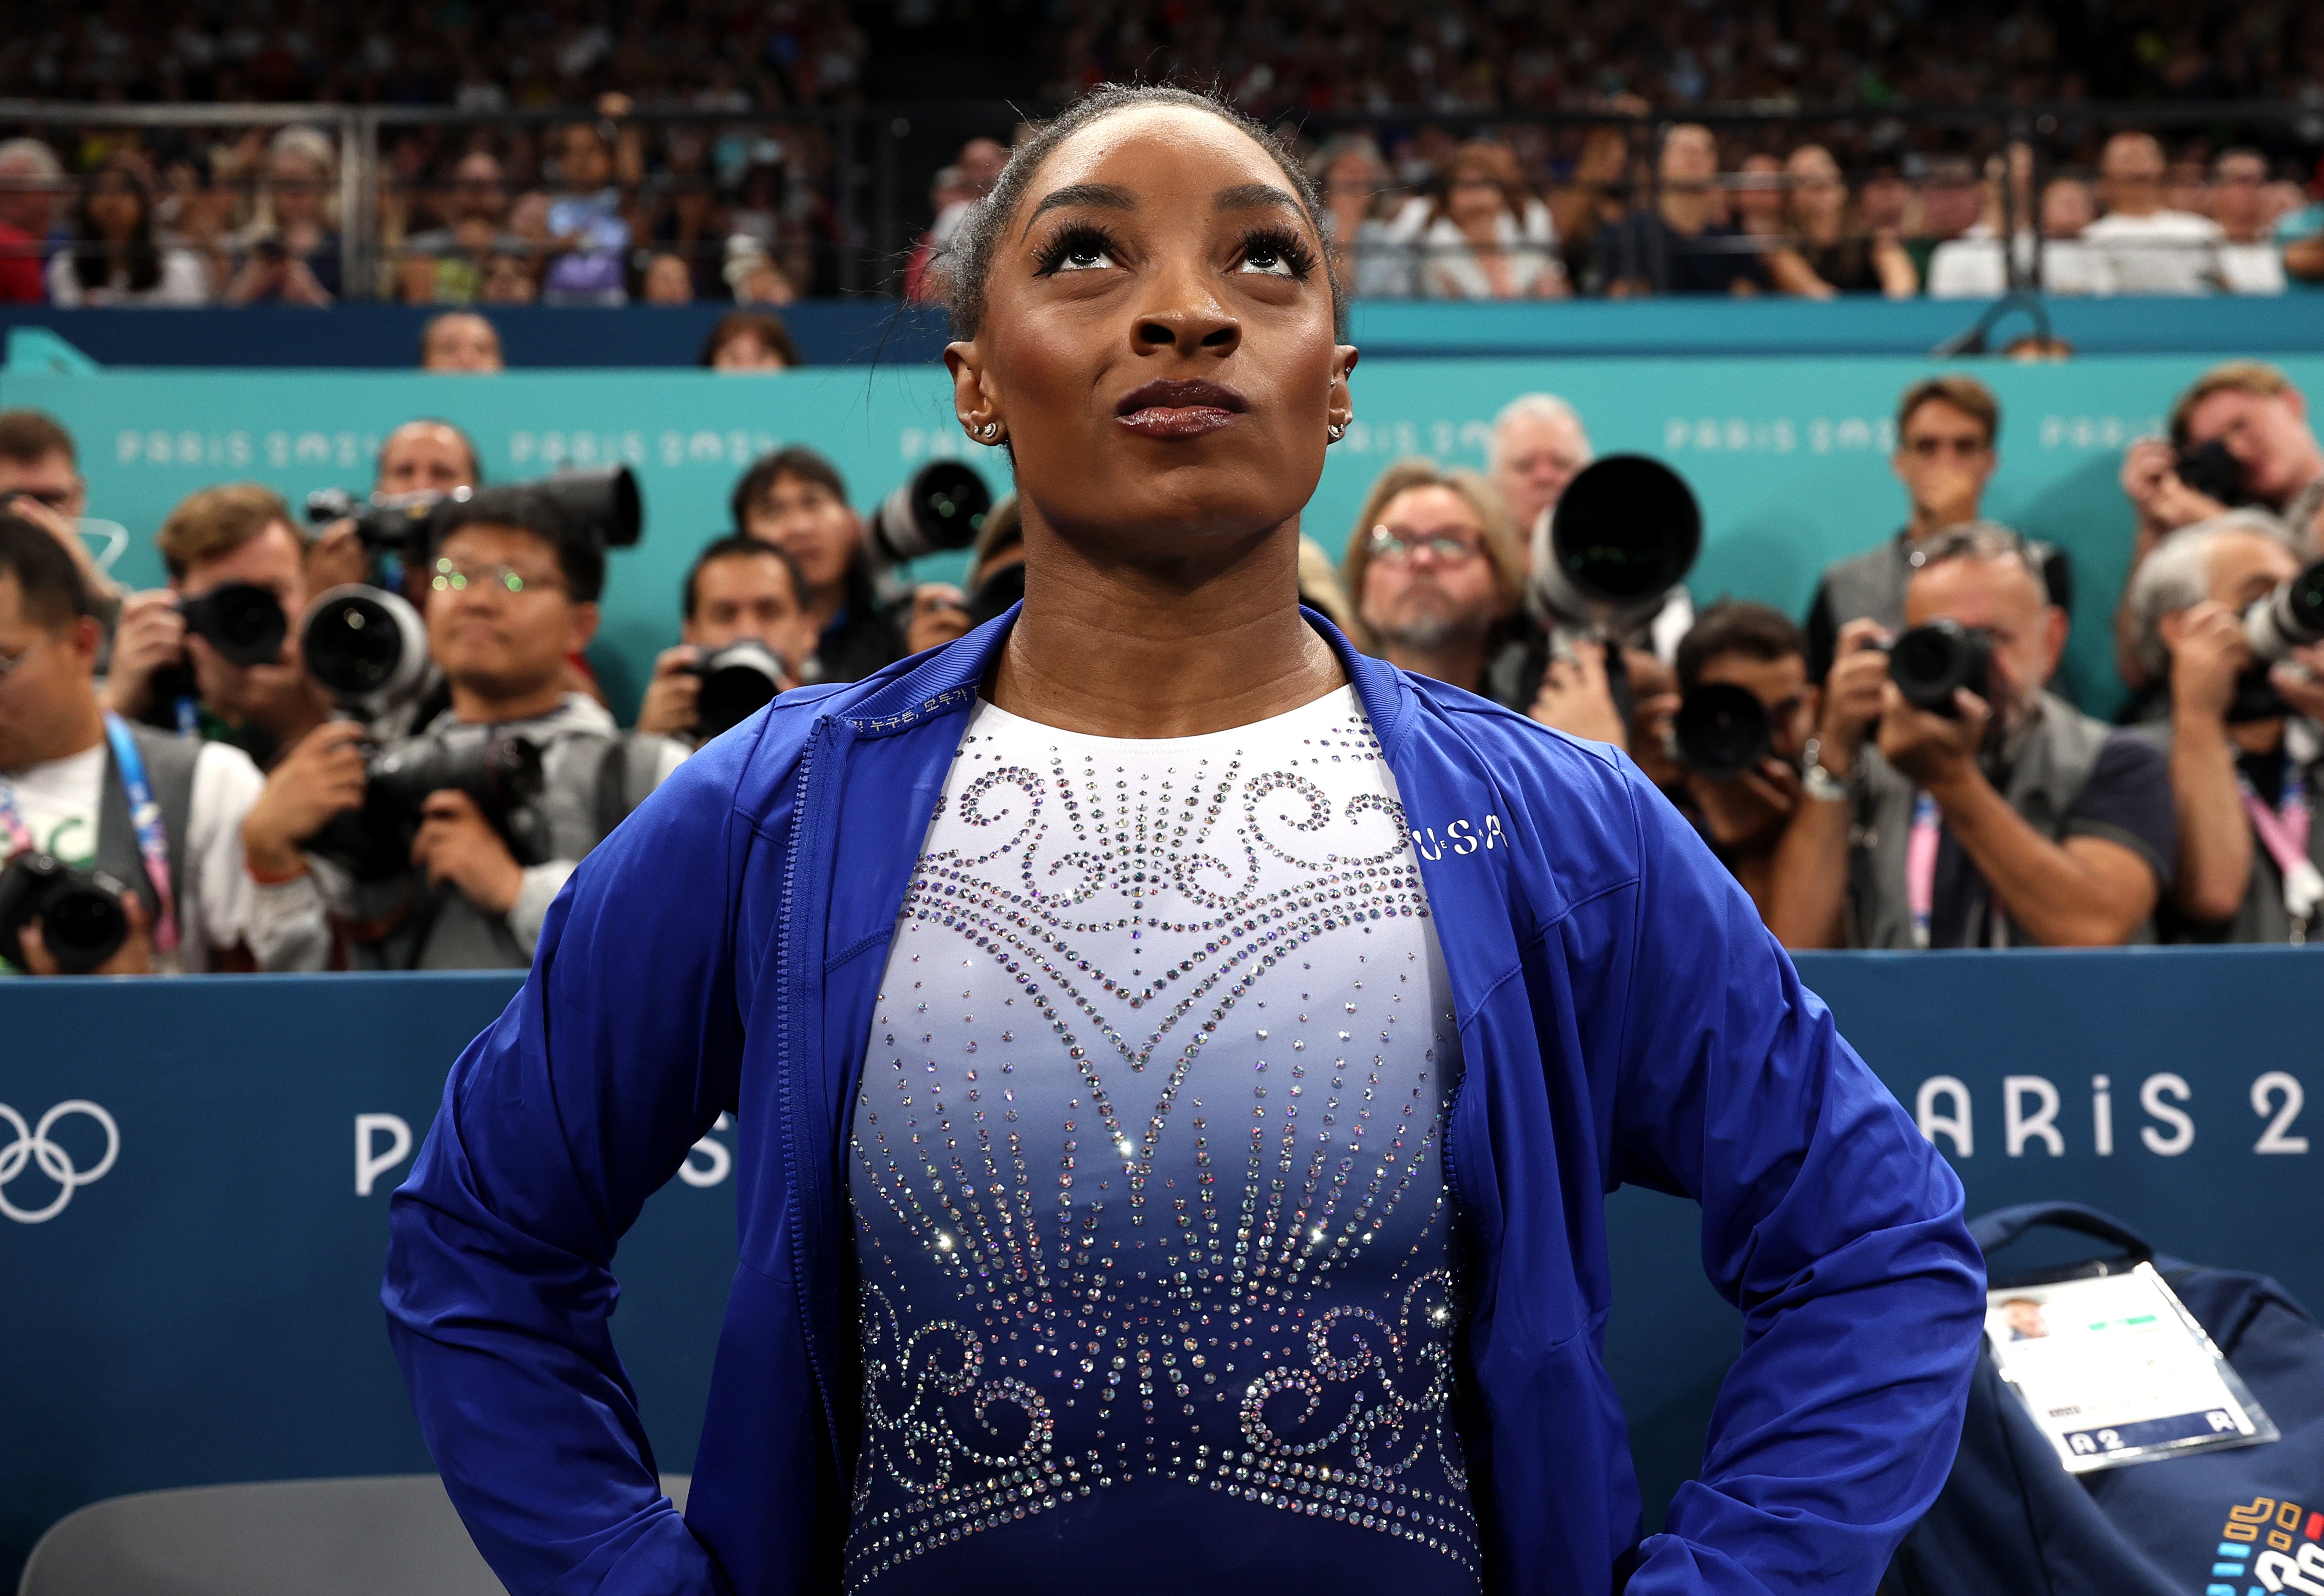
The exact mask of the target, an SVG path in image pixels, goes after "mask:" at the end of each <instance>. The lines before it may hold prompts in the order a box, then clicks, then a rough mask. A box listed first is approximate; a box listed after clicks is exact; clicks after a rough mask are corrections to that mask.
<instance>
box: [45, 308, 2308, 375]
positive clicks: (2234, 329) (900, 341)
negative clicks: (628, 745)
mask: <svg viewBox="0 0 2324 1596" xmlns="http://www.w3.org/2000/svg"><path fill="white" fill-rule="evenodd" d="M731 309H733V306H731V305H683V306H677V307H671V308H663V307H658V306H650V305H635V306H630V307H627V308H625V309H618V310H585V309H541V308H539V307H532V306H515V307H503V306H493V307H487V308H486V314H488V315H489V316H490V317H491V318H492V320H493V325H495V326H496V327H498V328H500V334H501V343H502V346H503V348H504V349H505V350H506V352H507V355H508V359H509V364H511V365H512V366H518V367H527V366H639V365H689V364H693V362H694V359H695V357H696V354H697V353H698V352H699V350H700V348H701V346H702V340H703V338H704V337H705V335H707V333H708V332H709V330H710V327H711V324H712V323H713V322H715V321H716V320H717V318H719V317H720V316H721V315H723V314H724V313H725V312H726V311H728V310H731ZM1984 309H1985V306H1984V305H1983V304H1982V303H1980V302H1978V301H1976V300H1901V301H1895V302H1892V301H1889V300H1880V299H1874V298H1869V297H1865V298H1851V299H1846V300H1834V301H1831V302H1830V303H1818V302H1810V301H1806V300H1742V301H1737V300H1572V301H1567V302H1563V303H1556V304H1542V303H1522V302H1513V303H1508V304H1460V303H1445V302H1433V301H1427V300H1364V301H1360V302H1359V303H1358V304H1357V306H1356V307H1355V312H1354V318H1353V322H1352V326H1351V336H1352V337H1353V338H1354V340H1355V342H1356V344H1357V345H1358V346H1360V348H1362V350H1363V351H1364V354H1365V355H1366V356H1368V357H1370V358H1375V359H1377V358H1380V357H1383V356H1388V355H1461V356H1468V357H1482V358H1496V359H1498V358H1507V357H1508V356H1511V355H1559V356H1565V357H1584V358H1587V357H1595V356H1600V355H1926V354H1927V353H1928V352H1929V351H1930V350H1932V349H1933V348H1935V347H1936V346H1938V345H1939V344H1941V343H1943V342H1944V341H1945V340H1946V339H1948V338H1950V337H1953V336H1954V335H1955V334H1957V333H1959V332H1960V331H1961V330H1962V329H1963V328H1967V327H1969V325H1970V324H1971V323H1973V322H1975V321H1976V320H1977V318H1978V315H1979V313H1980V312H1981V311H1983V310H1984ZM436 310H437V308H436V307H432V306H407V305H365V304H356V305H337V306H333V307H332V308H330V309H327V310H306V309H289V308H283V307H279V306H277V307H253V308H249V309H238V310H229V309H212V310H123V309H93V310H58V309H49V308H48V307H45V306H38V305H27V306H7V307H0V329H5V328H16V327H45V328H53V329H54V330H56V331H57V332H58V333H59V334H60V335H61V336H62V337H65V338H67V339H68V340H69V341H70V342H72V343H73V344H75V345H77V346H78V347H80V348H81V349H82V350H84V351H86V352H87V353H88V355H91V356H92V357H94V358H95V359H97V360H98V361H101V362H103V363H104V364H107V365H198V366H249V365H265V366H355V367H362V366H371V367H381V368H386V369H394V368H398V367H409V366H411V365H414V364H418V361H419V346H420V327H421V325H422V324H423V323H424V322H425V321H426V320H427V319H428V318H429V316H431V315H433V314H435V313H436ZM2049 310H2050V315H2051V318H2052V323H2053V326H2054V329H2055V331H2056V332H2057V333H2058V335H2059V336H2060V337H2064V338H2066V339H2067V340H2068V341H2070V343H2072V345H2073V346H2074V347H2075V349H2076V350H2077V351H2078V352H2080V354H2083V355H2200V354H2203V353H2205V352H2207V351H2209V350H2214V349H2248V350H2252V351H2269V352H2273V353H2275V354H2283V355H2290V354H2324V293H2293V294H2288V295H2286V296H2284V297H2283V298H2282V299H2273V300H2239V299H2218V300H2052V301H2050V302H2049ZM781 314H782V317H783V319H784V320H785V321H787V322H788V323H789V325H790V328H791V332H792V334H793V335H794V336H795V337H797V338H798V342H799V348H800V352H801V353H802V354H804V355H806V356H807V359H808V360H809V361H811V362H813V363H815V364H819V365H820V364H841V363H847V364H867V363H871V362H874V361H876V362H878V363H880V364H912V363H915V362H925V361H933V360H935V359H936V358H937V356H938V355H941V354H942V353H943V350H944V344H945V321H944V317H943V315H942V313H941V312H939V311H936V310H934V309H928V308H927V307H905V308H900V309H899V307H898V305H897V304H896V302H895V301H894V300H805V301H802V302H801V303H799V304H797V305H790V306H786V307H784V309H783V310H782V313H781ZM2030 327H2031V323H2030V322H2029V320H2028V319H2027V318H2026V317H2024V315H2022V314H2013V315H2012V316H2011V317H2010V318H2008V319H2007V321H2006V322H2005V323H2004V324H2003V326H2002V327H2001V328H2000V329H1999V333H1998V336H1997V337H1996V339H1995V340H1994V342H1995V346H1996V347H1999V346H2001V345H2003V344H2005V343H2006V342H2007V341H2008V340H2009V339H2010V338H2013V337H2016V336H2018V335H2019V334H2021V333H2024V332H2025V331H2027V330H2028V329H2029V328H2030Z"/></svg>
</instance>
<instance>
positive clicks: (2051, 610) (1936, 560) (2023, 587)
mask: <svg viewBox="0 0 2324 1596" xmlns="http://www.w3.org/2000/svg"><path fill="white" fill-rule="evenodd" d="M1995 532H1996V534H1997V535H1995V536H1991V537H1987V536H1983V535H1974V536H1972V535H1965V534H1963V533H1958V532H1956V533H1940V534H1939V536H1938V539H1937V540H1936V546H1935V547H1932V549H1930V551H1929V559H1928V563H1927V564H1925V565H1923V567H1921V568H1920V569H1919V570H1918V571H1916V572H1914V575H1913V580H1912V584H1911V586H1908V587H1906V588H1905V590H1904V624H1905V625H1907V626H1925V625H1927V624H1928V623H1930V622H1932V621H1950V622H1952V623H1955V624H1956V625H1959V626H1964V627H1967V628H1969V629H1970V630H1971V631H1977V632H1985V633H1986V634H1987V637H1988V638H1989V639H1990V640H1991V641H1992V647H1993V672H1992V686H1993V697H1994V706H1993V707H1994V710H1995V713H1996V714H1997V715H1999V716H2000V718H2001V721H2002V724H2004V726H2010V725H2015V724H2018V723H2020V722H2022V721H2023V720H2024V718H2025V716H2026V715H2030V714H2031V713H2032V711H2033V706H2034V705H2035V703H2036V702H2037V701H2038V700H2039V699H2040V697H2041V696H2042V689H2043V687H2047V686H2048V685H2049V683H2050V678H2051V677H2052V676H2053V675H2055V674H2056V673H2057V669H2058V660H2059V658H2060V656H2061V655H2062V654H2063V653H2064V652H2065V649H2066V612H2065V611H2063V610H2061V609H2059V608H2058V607H2057V606H2056V605H2054V604H2052V603H2051V602H2050V594H2049V589H2048V587H2047V586H2045V585H2044V584H2043V580H2042V574H2041V572H2040V571H2039V570H2037V569H2035V568H2034V566H2033V562H2032V561H2031V560H2030V559H2029V558H2027V557H2026V555H2025V553H2024V549H2023V546H2022V545H2015V540H2014V538H2012V537H2010V535H2009V534H2007V533H2006V531H2003V530H2001V529H1995ZM1956 540H1957V541H1956ZM1948 542H1952V543H1953V548H1954V551H1950V552H1949V551H1948V549H1947V547H1946V545H1947V544H1948Z"/></svg>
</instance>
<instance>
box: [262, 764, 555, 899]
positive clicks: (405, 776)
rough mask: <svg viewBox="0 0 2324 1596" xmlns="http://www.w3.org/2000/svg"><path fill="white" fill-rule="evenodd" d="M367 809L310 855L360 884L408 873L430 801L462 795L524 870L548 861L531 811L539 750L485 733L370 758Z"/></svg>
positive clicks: (323, 836) (334, 827)
mask: <svg viewBox="0 0 2324 1596" xmlns="http://www.w3.org/2000/svg"><path fill="white" fill-rule="evenodd" d="M366 774H367V776H368V780H366V781H365V782H364V801H363V807H362V808H361V809H359V810H357V811H355V813H353V814H350V815H341V816H338V817H337V818H336V819H334V820H333V821H332V822H331V823H330V824H329V825H327V826H325V827H324V828H323V829H322V830H321V831H319V832H318V833H317V834H316V835H314V836H313V837H312V838H311V839H309V842H308V844H307V847H308V848H309V851H311V852H313V853H318V854H319V855H321V856H322V857H323V858H325V859H328V860H330V861H332V862H333V863H337V864H339V865H342V866H344V867H345V868H346V870H348V871H349V872H352V873H353V874H354V875H355V878H356V879H357V880H358V881H384V880H388V879H390V878H392V877H395V876H399V875H401V874H402V873H404V872H406V871H408V870H409V869H410V863H411V841H412V838H414V837H415V836H417V835H419V834H420V809H421V807H422V806H424V805H425V804H426V803H427V801H428V795H429V794H430V793H432V792H442V791H445V790H447V789H449V790H451V791H455V792H464V793H466V794H467V795H468V797H469V798H471V799H473V800H474V801H475V806H476V807H477V808H478V809H479V810H480V811H482V812H483V814H484V819H485V821H486V822H487V823H488V824H489V825H490V826H492V828H493V830H494V831H496V832H498V833H500V835H501V837H502V839H503V841H505V842H506V843H507V844H508V845H509V852H510V853H512V854H513V855H514V856H515V858H516V862H517V863H519V864H539V863H541V861H543V860H545V859H547V858H548V857H549V839H548V836H547V835H546V827H545V825H544V823H543V821H542V819H541V816H539V814H538V813H537V812H536V810H535V808H534V804H535V801H536V800H537V799H538V798H539V797H540V793H541V788H542V784H543V776H542V770H541V757H540V746H539V744H538V743H534V742H533V741H531V739H530V738H526V737H513V736H508V735H505V734H503V733H500V732H497V731H494V730H493V729H492V728H490V727H485V726H457V727H454V728H452V729H451V730H450V731H448V732H444V733H437V734H434V735H430V736H420V737H410V738H406V739H404V740H403V741H402V742H400V743H393V744H392V745H390V746H388V747H386V748H383V749H380V750H377V751H376V752H373V753H372V755H371V756H370V760H369V761H368V770H367V772H366Z"/></svg>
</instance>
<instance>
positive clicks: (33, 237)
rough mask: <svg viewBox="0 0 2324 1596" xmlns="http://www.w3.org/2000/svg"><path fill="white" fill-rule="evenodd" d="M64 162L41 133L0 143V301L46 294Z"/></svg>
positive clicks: (20, 301) (31, 301)
mask: <svg viewBox="0 0 2324 1596" xmlns="http://www.w3.org/2000/svg"><path fill="white" fill-rule="evenodd" d="M64 186H65V183H64V168H63V166H62V165H61V164H60V162H59V161H58V160H57V152H55V151H54V150H51V149H50V148H49V146H48V145H47V144H45V143H42V142H41V141H40V140H39V139H9V140H7V141H5V143H0V304H5V305H37V304H39V303H41V302H42V300H45V299H47V298H48V297H49V286H48V279H47V272H48V263H49V250H50V244H49V231H50V229H51V228H52V227H54V226H56V203H57V194H58V192H59V191H60V189H63V188H64Z"/></svg>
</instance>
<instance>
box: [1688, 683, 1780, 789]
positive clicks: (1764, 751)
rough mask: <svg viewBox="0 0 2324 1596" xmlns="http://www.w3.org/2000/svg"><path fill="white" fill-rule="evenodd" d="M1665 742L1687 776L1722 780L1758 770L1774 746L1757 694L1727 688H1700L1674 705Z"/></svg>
mask: <svg viewBox="0 0 2324 1596" xmlns="http://www.w3.org/2000/svg"><path fill="white" fill-rule="evenodd" d="M1671 742H1672V743H1673V744H1674V752H1675V753H1676V754H1677V756H1678V761H1679V762H1680V763H1681V764H1683V765H1684V766H1685V767H1686V768H1687V769H1688V770H1693V771H1695V772H1697V773H1698V774H1700V775H1704V776H1710V777H1713V778H1717V779H1725V778H1728V777H1731V776H1740V775H1741V774H1743V772H1744V771H1746V770H1757V769H1758V768H1759V761H1761V760H1764V759H1766V757H1767V755H1768V753H1769V752H1770V751H1772V750H1773V749H1774V747H1775V722H1774V721H1773V720H1771V719H1770V718H1769V717H1768V715H1767V706H1766V705H1764V704H1762V703H1760V702H1759V696H1758V695H1757V693H1754V692H1752V691H1750V690H1749V689H1748V688H1745V687H1737V686H1735V685H1734V684H1733V683H1731V682H1704V683H1702V684H1701V685H1699V686H1697V687H1694V688H1693V689H1692V691H1690V692H1689V693H1688V694H1687V696H1686V697H1684V698H1683V699H1682V700H1681V701H1680V703H1679V706H1678V714H1677V715H1676V716H1675V717H1674V719H1673V720H1672V722H1671Z"/></svg>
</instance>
